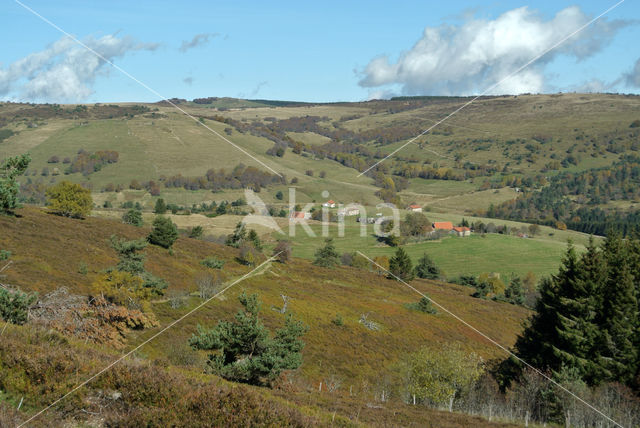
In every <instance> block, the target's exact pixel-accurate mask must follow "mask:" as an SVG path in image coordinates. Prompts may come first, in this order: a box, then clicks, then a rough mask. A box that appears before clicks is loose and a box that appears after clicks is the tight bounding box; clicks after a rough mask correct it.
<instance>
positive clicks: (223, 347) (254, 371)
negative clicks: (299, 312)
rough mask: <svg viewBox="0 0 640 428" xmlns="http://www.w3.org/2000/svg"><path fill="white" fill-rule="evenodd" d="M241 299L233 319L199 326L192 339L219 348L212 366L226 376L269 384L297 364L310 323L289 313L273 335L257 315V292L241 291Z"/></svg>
mask: <svg viewBox="0 0 640 428" xmlns="http://www.w3.org/2000/svg"><path fill="white" fill-rule="evenodd" d="M239 300H240V303H241V304H242V306H243V310H241V311H238V313H237V314H236V316H235V319H234V320H233V321H231V322H229V321H220V322H219V323H218V325H217V326H216V327H214V328H211V329H205V328H203V327H201V326H198V331H197V333H196V334H194V335H193V336H192V337H191V339H190V340H189V344H190V345H191V346H192V347H194V348H196V349H202V350H212V351H214V350H215V351H218V350H219V351H220V352H219V353H216V354H210V355H209V360H208V362H207V364H208V366H209V368H210V369H211V370H212V371H213V372H214V373H216V374H218V375H220V376H222V377H224V378H225V379H229V380H232V381H236V382H244V383H249V384H252V385H263V384H270V383H271V382H272V381H273V380H275V379H276V378H277V377H278V376H279V374H280V373H281V372H282V371H283V370H290V369H296V368H298V367H299V366H300V364H302V354H301V351H302V349H303V347H304V342H302V341H301V340H300V337H301V336H302V335H303V334H304V333H305V332H306V330H307V327H305V326H304V325H303V324H302V323H301V322H300V321H295V320H294V319H293V317H292V316H291V314H289V315H288V316H287V318H286V320H285V325H284V327H282V328H280V329H278V330H276V332H275V334H274V335H273V337H271V335H270V332H269V330H268V329H267V328H266V327H265V326H264V324H263V323H262V321H261V320H260V318H259V317H258V312H259V311H260V302H259V301H258V297H257V295H256V294H253V295H250V296H247V295H246V294H245V293H242V294H241V295H240V297H239Z"/></svg>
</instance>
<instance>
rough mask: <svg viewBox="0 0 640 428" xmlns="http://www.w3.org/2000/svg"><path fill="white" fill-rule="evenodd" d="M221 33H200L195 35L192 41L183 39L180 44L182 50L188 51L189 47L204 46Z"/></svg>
mask: <svg viewBox="0 0 640 428" xmlns="http://www.w3.org/2000/svg"><path fill="white" fill-rule="evenodd" d="M219 35H220V34H219V33H200V34H196V35H195V36H193V39H191V41H187V40H183V41H182V45H180V52H186V51H188V50H189V49H193V48H196V47H198V46H204V45H206V44H207V43H209V41H210V40H211V39H213V38H214V37H218V36H219Z"/></svg>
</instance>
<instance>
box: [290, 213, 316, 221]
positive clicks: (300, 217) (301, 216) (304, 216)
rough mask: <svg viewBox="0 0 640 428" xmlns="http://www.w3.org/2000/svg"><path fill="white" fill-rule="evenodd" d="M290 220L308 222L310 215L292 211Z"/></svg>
mask: <svg viewBox="0 0 640 428" xmlns="http://www.w3.org/2000/svg"><path fill="white" fill-rule="evenodd" d="M291 218H292V219H294V220H309V219H310V218H311V213H310V212H306V211H294V212H293V213H292V214H291Z"/></svg>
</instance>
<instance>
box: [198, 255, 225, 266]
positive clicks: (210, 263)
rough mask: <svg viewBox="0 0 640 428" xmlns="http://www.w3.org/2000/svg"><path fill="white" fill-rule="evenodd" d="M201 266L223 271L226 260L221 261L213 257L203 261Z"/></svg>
mask: <svg viewBox="0 0 640 428" xmlns="http://www.w3.org/2000/svg"><path fill="white" fill-rule="evenodd" d="M200 264H201V265H202V266H206V267H208V268H211V269H222V267H223V266H224V260H220V259H218V258H216V257H213V256H212V257H207V258H206V259H204V260H202V261H201V262H200Z"/></svg>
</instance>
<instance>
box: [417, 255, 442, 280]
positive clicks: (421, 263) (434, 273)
mask: <svg viewBox="0 0 640 428" xmlns="http://www.w3.org/2000/svg"><path fill="white" fill-rule="evenodd" d="M415 273H416V276H417V277H418V278H426V279H438V278H440V269H439V268H438V266H436V264H435V262H434V261H433V260H431V257H429V255H428V254H427V253H424V254H423V255H422V257H421V258H420V260H418V264H417V265H416V272H415Z"/></svg>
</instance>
